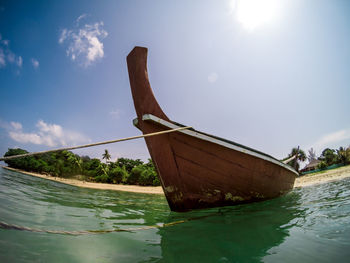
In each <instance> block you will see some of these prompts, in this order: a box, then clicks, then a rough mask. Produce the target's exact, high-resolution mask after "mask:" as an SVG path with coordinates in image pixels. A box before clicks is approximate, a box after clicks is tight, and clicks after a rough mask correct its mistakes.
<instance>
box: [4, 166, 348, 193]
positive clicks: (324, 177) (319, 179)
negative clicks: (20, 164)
mask: <svg viewBox="0 0 350 263" xmlns="http://www.w3.org/2000/svg"><path fill="white" fill-rule="evenodd" d="M1 167H2V168H4V169H7V170H11V171H15V172H19V173H23V174H27V175H31V176H35V177H40V178H43V179H47V180H51V181H55V182H58V183H63V184H68V185H73V186H77V187H84V188H91V189H99V190H114V191H124V192H132V193H142V194H164V192H163V189H162V187H161V186H139V185H121V184H104V183H91V182H86V181H82V180H77V179H68V178H62V177H54V176H49V175H44V174H38V173H32V172H26V171H23V170H19V169H15V168H11V167H7V166H2V165H1ZM348 177H350V165H347V166H344V167H340V168H336V169H333V170H328V171H321V172H317V173H314V174H308V175H304V176H301V177H298V178H296V180H295V184H294V188H299V187H307V186H311V185H317V184H322V183H328V182H331V181H337V180H341V179H344V178H348Z"/></svg>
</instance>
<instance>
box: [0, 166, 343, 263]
mask: <svg viewBox="0 0 350 263" xmlns="http://www.w3.org/2000/svg"><path fill="white" fill-rule="evenodd" d="M0 221H3V222H6V223H10V224H16V225H21V226H26V227H33V228H39V229H49V230H66V231H79V230H106V229H129V228H134V227H145V226H153V225H157V226H159V228H152V229H148V230H140V231H128V232H116V233H109V234H96V235H81V236H69V235H57V234H49V233H34V232H27V231H20V230H8V229H0V262H32V261H43V262H48V261H49V262H62V261H67V262H199V261H200V262H296V261H300V262H330V261H343V262H344V261H346V260H348V258H349V256H350V253H349V248H350V227H349V223H350V180H342V181H339V182H334V183H328V184H324V185H321V186H317V187H316V186H315V187H309V188H304V189H298V190H294V191H293V192H291V193H289V194H288V195H286V196H284V197H281V198H277V199H274V200H270V201H265V202H261V203H255V204H249V205H241V206H235V207H225V208H216V209H205V210H199V211H191V212H188V213H174V212H170V210H169V208H168V205H167V203H166V200H165V198H164V197H162V196H158V195H145V194H132V193H125V192H116V191H99V190H92V189H83V188H77V187H73V186H67V185H63V184H59V183H56V182H52V181H47V180H43V179H40V178H35V177H31V176H27V175H23V174H19V173H16V172H12V171H7V170H4V169H0ZM173 222H180V223H178V224H172V223H173ZM181 222H182V223H181ZM164 224H165V225H164ZM166 224H169V225H166ZM162 226H164V227H162Z"/></svg>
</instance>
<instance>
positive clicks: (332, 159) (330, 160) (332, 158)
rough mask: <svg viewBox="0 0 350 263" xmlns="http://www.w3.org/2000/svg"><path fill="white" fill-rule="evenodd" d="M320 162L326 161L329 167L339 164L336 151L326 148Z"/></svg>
mask: <svg viewBox="0 0 350 263" xmlns="http://www.w3.org/2000/svg"><path fill="white" fill-rule="evenodd" d="M319 160H320V161H324V162H325V163H326V164H327V166H330V165H332V164H335V163H336V162H337V155H336V154H335V150H333V149H329V148H326V149H324V150H323V152H322V154H321V156H320V157H319Z"/></svg>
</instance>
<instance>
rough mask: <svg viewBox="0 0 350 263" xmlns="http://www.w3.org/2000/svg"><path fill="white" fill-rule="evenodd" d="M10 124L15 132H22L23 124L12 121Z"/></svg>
mask: <svg viewBox="0 0 350 263" xmlns="http://www.w3.org/2000/svg"><path fill="white" fill-rule="evenodd" d="M10 124H11V126H12V127H13V128H14V129H15V130H22V124H21V123H19V122H14V121H11V122H10Z"/></svg>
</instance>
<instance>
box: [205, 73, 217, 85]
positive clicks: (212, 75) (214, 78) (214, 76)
mask: <svg viewBox="0 0 350 263" xmlns="http://www.w3.org/2000/svg"><path fill="white" fill-rule="evenodd" d="M218 78H219V75H218V74H217V73H216V72H212V73H210V74H209V76H208V81H209V82H210V83H214V82H216V81H217V80H218Z"/></svg>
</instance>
